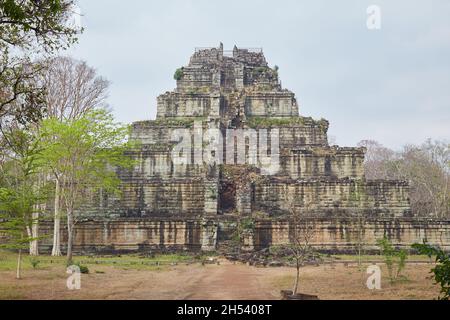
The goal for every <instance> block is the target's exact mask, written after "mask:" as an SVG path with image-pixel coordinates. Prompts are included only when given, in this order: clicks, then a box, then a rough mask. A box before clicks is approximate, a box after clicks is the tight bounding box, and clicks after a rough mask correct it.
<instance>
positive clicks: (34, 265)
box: [30, 257, 41, 269]
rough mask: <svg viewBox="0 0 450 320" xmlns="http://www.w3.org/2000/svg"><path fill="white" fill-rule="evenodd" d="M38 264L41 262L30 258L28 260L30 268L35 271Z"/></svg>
mask: <svg viewBox="0 0 450 320" xmlns="http://www.w3.org/2000/svg"><path fill="white" fill-rule="evenodd" d="M40 262H41V261H40V260H38V259H37V258H36V257H32V258H31V259H30V263H31V266H32V267H33V269H37V267H38V264H39V263H40Z"/></svg>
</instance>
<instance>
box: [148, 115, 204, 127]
mask: <svg viewBox="0 0 450 320" xmlns="http://www.w3.org/2000/svg"><path fill="white" fill-rule="evenodd" d="M204 120H205V117H170V118H160V119H156V120H153V121H149V123H151V124H153V125H157V126H168V127H170V126H174V127H185V128H192V127H193V126H194V122H195V121H201V122H202V121H204Z"/></svg>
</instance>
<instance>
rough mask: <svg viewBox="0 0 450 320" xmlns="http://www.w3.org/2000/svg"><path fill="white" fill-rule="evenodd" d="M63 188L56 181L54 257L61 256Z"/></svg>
mask: <svg viewBox="0 0 450 320" xmlns="http://www.w3.org/2000/svg"><path fill="white" fill-rule="evenodd" d="M60 194H61V186H60V184H59V180H58V179H56V186H55V220H54V222H53V248H52V256H60V255H61V232H60V226H61V206H60V201H61V195H60Z"/></svg>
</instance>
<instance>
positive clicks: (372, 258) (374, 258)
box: [324, 254, 433, 262]
mask: <svg viewBox="0 0 450 320" xmlns="http://www.w3.org/2000/svg"><path fill="white" fill-rule="evenodd" d="M330 258H333V260H334V262H340V261H350V262H358V261H359V257H358V255H350V254H337V255H331V256H324V259H325V261H329V260H330ZM367 261H377V262H378V261H379V262H383V261H384V257H383V256H381V255H375V254H374V255H361V262H367ZM408 261H420V262H430V258H429V257H428V256H426V255H415V254H411V255H408V259H407V260H406V262H408ZM431 262H433V261H431Z"/></svg>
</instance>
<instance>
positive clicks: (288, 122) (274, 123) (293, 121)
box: [247, 116, 328, 132]
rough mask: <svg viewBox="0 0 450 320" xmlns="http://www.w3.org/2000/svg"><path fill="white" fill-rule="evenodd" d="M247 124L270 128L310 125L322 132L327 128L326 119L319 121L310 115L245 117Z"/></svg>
mask: <svg viewBox="0 0 450 320" xmlns="http://www.w3.org/2000/svg"><path fill="white" fill-rule="evenodd" d="M247 125H248V126H249V127H250V128H256V129H257V128H270V127H290V126H297V125H302V126H304V125H312V126H317V127H319V128H320V130H322V131H323V132H326V130H327V129H328V121H327V120H325V119H321V120H319V121H317V120H314V119H312V118H310V117H300V116H294V117H285V118H270V117H249V118H248V119H247Z"/></svg>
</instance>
